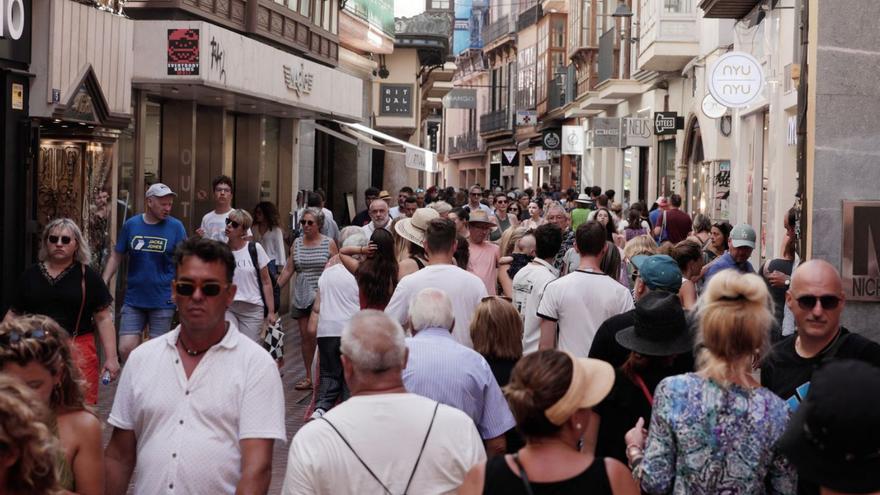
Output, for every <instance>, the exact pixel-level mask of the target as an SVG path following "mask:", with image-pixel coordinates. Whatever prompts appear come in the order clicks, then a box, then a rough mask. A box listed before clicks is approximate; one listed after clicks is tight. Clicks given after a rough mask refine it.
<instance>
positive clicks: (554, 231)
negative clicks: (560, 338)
mask: <svg viewBox="0 0 880 495" xmlns="http://www.w3.org/2000/svg"><path fill="white" fill-rule="evenodd" d="M534 236H535V254H536V256H535V259H534V260H532V262H531V263H529V264H528V265H526V266H524V267H523V268H522V269H520V270H519V271H518V272H516V275H515V276H514V277H513V305H514V306H515V307H516V309H517V310H518V311H519V314H520V316H521V317H522V320H523V354H528V353H530V352H535V351H537V350H538V340H539V339H540V337H541V318H540V317H539V316H538V304H539V303H540V302H541V298H543V297H544V289H545V288H546V287H547V284H549V283H550V282H552V281H554V280H556V279H557V278H559V270H557V269H556V268H554V267H553V260H555V259H556V253H558V252H559V246H561V245H562V230H561V229H560V228H559V227H557V226H556V225H553V224H549V223H546V224H544V225H541V226H540V227H538V228H537V229H535V234H534Z"/></svg>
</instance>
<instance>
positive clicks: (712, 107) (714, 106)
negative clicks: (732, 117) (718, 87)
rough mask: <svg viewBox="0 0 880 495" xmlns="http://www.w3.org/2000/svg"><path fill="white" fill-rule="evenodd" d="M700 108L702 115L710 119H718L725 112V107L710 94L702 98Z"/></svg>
mask: <svg viewBox="0 0 880 495" xmlns="http://www.w3.org/2000/svg"><path fill="white" fill-rule="evenodd" d="M700 108H701V109H702V110H703V115H705V116H706V117H709V118H710V119H720V118H721V117H723V116H724V114H725V113H727V107H725V106H724V105H722V104H721V103H718V100H716V99H715V97H713V96H712V95H710V94H709V95H706V97H705V98H703V103H702V104H701V105H700Z"/></svg>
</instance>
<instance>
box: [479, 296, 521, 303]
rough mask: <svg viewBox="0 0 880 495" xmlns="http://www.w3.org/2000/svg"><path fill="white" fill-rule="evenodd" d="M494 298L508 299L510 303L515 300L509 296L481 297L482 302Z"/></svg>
mask: <svg viewBox="0 0 880 495" xmlns="http://www.w3.org/2000/svg"><path fill="white" fill-rule="evenodd" d="M492 299H504V300H505V301H507V302H509V303H512V302H513V298H510V297H507V296H486V297H484V298H482V299H480V302H486V301H491V300H492Z"/></svg>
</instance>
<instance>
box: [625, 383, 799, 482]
mask: <svg viewBox="0 0 880 495" xmlns="http://www.w3.org/2000/svg"><path fill="white" fill-rule="evenodd" d="M787 422H788V409H787V408H786V406H785V403H784V402H782V400H781V399H780V398H778V397H776V396H775V395H774V394H773V393H772V392H770V391H769V390H767V389H765V388H757V389H747V388H743V387H740V386H737V385H731V386H729V387H726V388H725V387H721V386H719V385H718V384H717V383H715V382H714V381H712V380H707V379H705V378H702V377H701V376H699V375H697V374H695V373H688V374H686V375H678V376H673V377H669V378H666V379H665V380H663V381H662V382H660V384H659V385H658V386H657V389H656V391H655V393H654V410H653V413H652V415H651V426H650V429H649V434H648V440H647V444H646V445H645V458H644V460H643V461H642V464H641V470H642V472H641V485H642V490H644V491H645V492H647V493H654V494H659V493H668V492H669V491H670V490H672V493H674V494H707V495H708V494H731V495H733V494H762V493H770V494H794V493H796V491H797V490H796V486H797V474H796V472H795V470H794V467H793V466H792V465H791V464H790V463H789V462H788V460H787V459H785V458H784V457H782V456H781V455H780V454H779V452H777V451H776V449H775V447H774V445H775V443H776V440H777V439H778V438H779V437H780V436H781V435H782V432H783V431H784V430H785V425H786V423H787Z"/></svg>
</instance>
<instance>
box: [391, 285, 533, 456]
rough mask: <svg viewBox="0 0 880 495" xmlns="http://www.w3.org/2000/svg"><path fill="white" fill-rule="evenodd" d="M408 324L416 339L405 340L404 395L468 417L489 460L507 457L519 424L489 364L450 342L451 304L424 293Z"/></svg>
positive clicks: (431, 291) (432, 292)
mask: <svg viewBox="0 0 880 495" xmlns="http://www.w3.org/2000/svg"><path fill="white" fill-rule="evenodd" d="M409 319H410V325H411V327H412V332H413V335H414V336H413V337H410V338H408V339H406V345H407V347H408V348H409V360H408V361H407V363H406V368H405V369H404V370H403V383H404V385H405V386H406V390H407V391H408V392H411V393H414V394H418V395H422V396H425V397H428V398H431V399H434V400H436V401H438V402H440V403H442V404H446V405H448V406H452V407H454V408H456V409H459V410H461V411H464V412H465V414H467V415H468V416H470V417H471V419H473V420H474V424H476V426H477V430H478V431H479V432H480V437H482V439H483V440H484V441H485V442H486V451H487V453H488V455H489V456H493V455H501V454H504V452H505V450H506V447H507V446H506V442H505V440H504V433H505V432H506V431H508V430H510V429H511V428H513V427H514V426H515V425H516V421H515V420H514V419H513V415H512V414H511V413H510V408H509V407H508V405H507V401H506V400H505V399H504V395H503V394H502V393H501V388H500V387H499V386H498V382H497V381H495V376H494V375H493V374H492V370H491V368H489V364H488V363H487V362H486V359H485V358H483V356H481V355H480V354H479V353H477V352H476V351H474V350H473V349H470V348H468V347H465V346H463V345H461V344H459V343H458V342H457V341H456V340H455V338H454V337H453V336H452V330H451V329H452V328H453V326H454V323H455V316H454V313H453V311H452V301H451V300H450V299H449V297H448V296H447V295H446V293H445V292H443V291H442V290H439V289H433V288H428V289H423V290H422V291H421V292H419V293H418V294H416V296H415V297H413V299H412V301H411V302H410V306H409Z"/></svg>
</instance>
